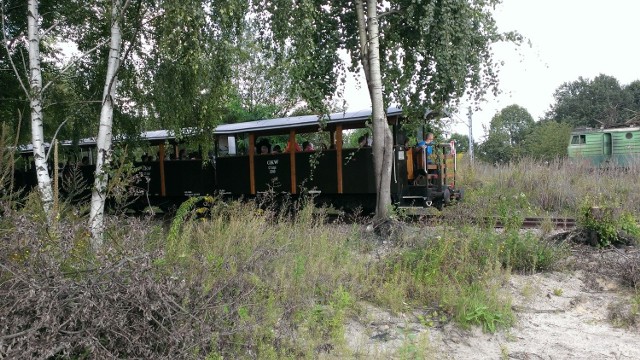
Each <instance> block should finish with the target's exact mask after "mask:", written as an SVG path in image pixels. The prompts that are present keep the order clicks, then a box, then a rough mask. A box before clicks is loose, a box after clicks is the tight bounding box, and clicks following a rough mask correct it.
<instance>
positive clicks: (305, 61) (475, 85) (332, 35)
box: [257, 0, 521, 119]
mask: <svg viewBox="0 0 640 360" xmlns="http://www.w3.org/2000/svg"><path fill="white" fill-rule="evenodd" d="M498 3H499V1H495V0H491V1H483V2H467V1H462V2H461V1H455V0H446V1H437V2H436V1H424V2H414V1H405V0H400V1H393V2H389V3H384V4H381V5H380V8H379V10H378V11H379V13H385V14H386V15H385V16H381V17H380V18H379V22H378V24H379V28H380V34H381V36H380V38H379V41H380V53H381V59H380V61H381V72H382V80H383V87H384V89H383V93H384V96H385V102H386V103H390V102H397V103H400V104H402V105H403V108H404V109H406V110H407V111H408V113H410V115H413V116H411V117H412V118H416V119H422V118H423V116H424V114H425V110H426V109H427V108H429V109H431V110H439V109H442V108H444V107H445V106H446V105H447V104H449V103H452V102H455V100H456V99H458V98H460V97H462V96H463V95H464V94H465V93H470V94H472V95H474V96H475V98H477V99H479V98H481V97H482V96H483V95H484V94H485V93H486V91H487V90H496V85H497V72H496V70H495V69H496V67H497V65H498V62H497V61H496V60H495V59H494V58H493V52H492V51H491V44H493V43H495V42H499V41H514V42H516V43H518V42H519V41H520V40H521V37H520V36H519V35H518V34H516V33H513V32H509V33H501V32H499V31H498V29H497V26H496V24H495V21H494V19H493V15H492V9H493V7H494V6H495V5H497V4H498ZM357 6H358V5H357V4H356V3H354V2H349V3H336V2H325V3H314V2H309V1H302V2H295V1H290V0H278V1H262V2H259V3H258V4H257V7H258V9H259V10H260V11H266V12H267V14H268V15H265V19H269V20H271V21H263V25H264V26H265V27H266V29H265V31H264V37H265V40H268V41H269V42H270V43H271V44H273V46H275V47H277V48H278V49H280V50H281V51H282V52H283V53H285V50H286V51H287V52H286V53H288V54H290V55H291V58H292V59H294V61H295V66H294V68H293V69H292V71H291V75H292V77H293V81H294V84H295V85H294V86H296V87H297V88H298V89H299V91H298V93H299V94H300V95H301V97H302V98H303V99H305V100H306V101H307V102H308V103H309V104H310V106H311V107H312V108H322V107H323V104H324V102H325V101H326V99H327V98H328V97H331V96H333V95H334V93H335V92H336V89H337V88H338V86H339V84H340V83H342V82H344V76H342V75H343V74H344V71H345V70H346V67H347V64H343V63H342V62H341V60H340V57H339V56H338V51H339V50H343V49H345V50H347V51H348V52H349V54H350V56H351V64H349V65H350V66H349V69H350V70H352V71H354V72H355V71H357V70H359V69H360V68H361V67H362V66H363V65H362V62H361V61H362V60H363V59H366V54H364V53H363V52H362V49H364V48H366V46H364V45H363V44H366V43H367V39H360V38H359V36H360V33H359V29H358V18H357V13H356V7H357Z"/></svg>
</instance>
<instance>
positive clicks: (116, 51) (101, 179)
mask: <svg viewBox="0 0 640 360" xmlns="http://www.w3.org/2000/svg"><path fill="white" fill-rule="evenodd" d="M112 4H113V5H112V6H113V8H112V11H111V19H112V20H111V21H112V22H111V41H110V45H109V46H110V50H109V61H108V65H107V77H106V79H105V85H104V91H103V94H102V110H101V111H100V128H99V130H98V141H97V143H98V144H97V145H98V149H97V157H98V158H97V160H96V171H95V182H94V185H93V190H92V192H91V212H90V214H89V226H90V229H91V246H92V247H93V249H94V250H98V249H100V248H101V247H102V242H103V231H104V204H105V200H106V196H107V184H108V180H109V179H108V172H107V170H108V168H109V165H110V163H111V155H112V153H111V138H112V128H113V106H114V99H115V95H116V83H117V72H118V68H119V66H120V47H121V43H122V41H121V40H122V33H121V31H120V23H119V21H120V20H119V14H120V13H119V10H120V8H121V0H114V1H113V2H112Z"/></svg>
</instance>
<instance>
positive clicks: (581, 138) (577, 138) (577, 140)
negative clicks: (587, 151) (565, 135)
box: [571, 135, 587, 145]
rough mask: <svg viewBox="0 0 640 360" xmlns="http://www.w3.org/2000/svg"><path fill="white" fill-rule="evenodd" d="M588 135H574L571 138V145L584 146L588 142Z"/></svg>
mask: <svg viewBox="0 0 640 360" xmlns="http://www.w3.org/2000/svg"><path fill="white" fill-rule="evenodd" d="M586 138H587V136H586V135H573V136H572V137H571V145H578V144H584V143H586V142H587V139H586Z"/></svg>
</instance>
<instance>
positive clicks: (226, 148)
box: [215, 108, 460, 210]
mask: <svg viewBox="0 0 640 360" xmlns="http://www.w3.org/2000/svg"><path fill="white" fill-rule="evenodd" d="M370 118H371V110H365V111H357V112H345V113H335V114H331V115H329V116H324V117H322V118H319V117H318V116H317V115H308V116H295V117H287V118H279V119H270V120H259V121H252V122H245V123H238V124H226V125H220V126H218V127H217V128H216V130H215V135H216V139H217V140H216V149H217V156H216V189H217V190H218V191H220V192H222V193H224V194H227V195H230V196H235V197H238V196H245V197H247V196H256V195H260V194H264V193H268V192H273V193H275V194H283V193H284V194H290V195H294V196H295V195H298V194H300V193H302V192H305V191H306V192H308V193H312V194H315V195H316V199H317V200H318V201H320V202H323V203H331V204H333V205H336V206H338V207H347V208H355V207H357V206H360V207H362V208H363V209H365V210H371V209H373V208H374V206H375V198H376V187H375V173H374V163H373V152H372V148H371V147H368V146H364V147H358V148H348V147H345V146H344V145H343V136H344V134H345V131H348V130H351V129H358V128H365V127H366V126H367V124H366V123H367V121H369V120H370ZM387 119H388V122H389V125H390V126H391V127H392V131H393V134H394V145H393V149H394V162H393V169H392V180H391V194H392V198H393V202H394V203H396V204H398V205H400V206H431V205H437V206H441V205H443V204H446V203H449V202H450V201H451V199H452V198H456V197H457V198H459V196H460V193H459V192H458V191H457V190H455V155H454V154H452V151H451V150H452V148H451V146H450V145H449V144H445V145H438V146H436V150H435V151H434V154H433V155H432V159H431V161H429V163H428V164H426V163H425V164H424V165H423V166H422V168H424V169H425V171H421V170H420V169H421V168H420V167H419V164H420V163H419V162H418V161H414V159H416V158H417V157H418V154H414V150H413V149H405V148H404V145H401V144H403V143H404V139H405V138H406V136H405V134H404V133H403V132H402V130H401V125H402V123H403V121H404V120H405V119H404V118H403V117H402V111H401V110H400V109H398V108H390V109H388V111H387ZM320 124H322V127H321V125H320ZM318 132H319V133H323V132H326V133H328V138H329V139H330V140H329V142H330V146H329V148H328V149H326V150H319V149H315V150H313V151H304V150H303V151H296V150H295V147H294V146H288V147H290V148H292V149H293V151H288V152H283V153H268V154H259V153H258V152H259V148H258V146H257V145H258V144H257V143H256V142H257V139H265V138H266V139H268V138H275V137H277V136H279V138H281V139H282V138H286V139H288V141H287V144H294V143H295V142H296V135H297V134H309V133H318ZM283 135H284V137H283ZM373 141H375V139H373ZM287 144H278V145H281V147H282V148H283V149H284V148H285V147H287ZM270 145H271V146H275V144H270ZM421 173H424V174H423V175H420V174H421Z"/></svg>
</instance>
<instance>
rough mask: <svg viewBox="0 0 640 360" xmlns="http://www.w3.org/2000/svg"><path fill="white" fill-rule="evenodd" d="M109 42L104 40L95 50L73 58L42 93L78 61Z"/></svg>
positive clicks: (92, 49)
mask: <svg viewBox="0 0 640 360" xmlns="http://www.w3.org/2000/svg"><path fill="white" fill-rule="evenodd" d="M106 42H107V41H106V40H102V41H101V42H99V43H98V45H96V46H94V47H93V48H91V49H89V50H87V51H85V52H83V53H82V54H80V56H78V57H77V58H73V59H72V60H71V61H70V62H69V63H68V64H67V65H65V67H63V68H62V69H61V70H60V72H59V74H58V75H56V76H55V77H54V78H53V79H51V80H50V81H49V82H48V83H47V84H46V85H45V86H44V87H43V88H42V92H44V91H45V90H46V89H47V88H48V87H49V86H51V85H52V84H53V83H54V81H55V80H58V79H59V78H60V76H61V75H62V74H64V73H65V72H66V71H67V70H69V68H70V67H71V66H72V65H74V64H76V63H77V62H78V61H80V59H82V58H84V57H85V56H87V55H89V54H91V53H93V52H95V51H96V50H98V48H99V47H101V46H103V45H104V44H105V43H106Z"/></svg>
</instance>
